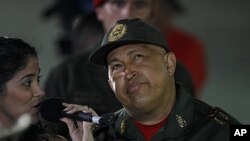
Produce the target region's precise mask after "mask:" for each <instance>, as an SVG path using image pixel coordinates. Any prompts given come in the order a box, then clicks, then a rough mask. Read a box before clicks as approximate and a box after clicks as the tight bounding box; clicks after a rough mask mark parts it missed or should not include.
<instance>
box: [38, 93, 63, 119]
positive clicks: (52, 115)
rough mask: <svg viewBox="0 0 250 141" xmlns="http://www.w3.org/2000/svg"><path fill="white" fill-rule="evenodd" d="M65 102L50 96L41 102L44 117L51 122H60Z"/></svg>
mask: <svg viewBox="0 0 250 141" xmlns="http://www.w3.org/2000/svg"><path fill="white" fill-rule="evenodd" d="M62 102H64V101H63V100H62V99H59V98H48V99H46V100H44V101H43V102H42V103H41V108H40V113H41V115H42V117H43V118H44V119H45V120H47V121H50V122H59V119H60V118H62V117H63V116H62V111H63V109H64V108H65V107H64V106H63V105H62Z"/></svg>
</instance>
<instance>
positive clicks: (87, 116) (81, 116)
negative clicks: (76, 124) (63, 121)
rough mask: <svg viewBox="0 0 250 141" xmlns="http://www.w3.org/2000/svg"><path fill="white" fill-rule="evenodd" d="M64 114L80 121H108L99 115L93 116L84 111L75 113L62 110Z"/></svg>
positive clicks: (99, 122)
mask: <svg viewBox="0 0 250 141" xmlns="http://www.w3.org/2000/svg"><path fill="white" fill-rule="evenodd" d="M62 115H63V116H64V117H67V118H70V119H74V120H78V121H87V122H93V123H96V124H102V123H106V122H105V120H104V119H103V118H101V117H99V116H93V115H91V114H90V113H84V112H80V111H79V112H75V113H73V114H67V113H66V112H64V111H62Z"/></svg>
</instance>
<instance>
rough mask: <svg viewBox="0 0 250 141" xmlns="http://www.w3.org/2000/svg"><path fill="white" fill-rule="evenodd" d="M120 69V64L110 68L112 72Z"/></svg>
mask: <svg viewBox="0 0 250 141" xmlns="http://www.w3.org/2000/svg"><path fill="white" fill-rule="evenodd" d="M121 68H122V65H121V64H115V65H113V66H112V70H119V69H121Z"/></svg>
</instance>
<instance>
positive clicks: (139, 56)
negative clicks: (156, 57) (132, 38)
mask: <svg viewBox="0 0 250 141" xmlns="http://www.w3.org/2000/svg"><path fill="white" fill-rule="evenodd" d="M143 57H144V56H143V55H141V54H137V55H135V57H134V59H141V58H143Z"/></svg>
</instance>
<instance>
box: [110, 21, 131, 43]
mask: <svg viewBox="0 0 250 141" xmlns="http://www.w3.org/2000/svg"><path fill="white" fill-rule="evenodd" d="M126 31H127V27H126V26H125V25H123V24H116V26H115V27H114V28H113V29H112V31H111V32H110V34H109V37H108V41H109V42H112V41H116V40H118V39H120V38H121V37H123V36H124V35H125V34H126Z"/></svg>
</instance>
